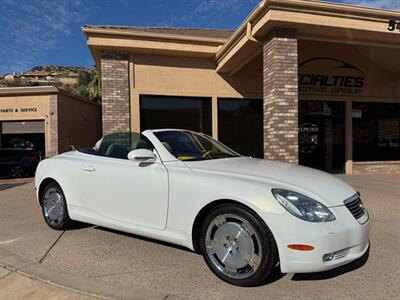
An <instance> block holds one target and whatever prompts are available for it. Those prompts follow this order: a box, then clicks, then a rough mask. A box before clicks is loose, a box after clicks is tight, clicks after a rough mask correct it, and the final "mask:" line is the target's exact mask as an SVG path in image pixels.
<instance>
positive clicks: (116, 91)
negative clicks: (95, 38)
mask: <svg viewBox="0 0 400 300" xmlns="http://www.w3.org/2000/svg"><path fill="white" fill-rule="evenodd" d="M101 92H102V120H103V135H107V134H110V133H115V132H124V131H130V127H131V121H130V116H131V113H130V96H129V94H130V93H129V63H128V53H123V52H113V51H103V52H102V55H101Z"/></svg>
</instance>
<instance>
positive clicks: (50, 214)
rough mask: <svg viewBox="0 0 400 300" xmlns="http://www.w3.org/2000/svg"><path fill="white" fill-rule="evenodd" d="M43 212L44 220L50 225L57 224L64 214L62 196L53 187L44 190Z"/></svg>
mask: <svg viewBox="0 0 400 300" xmlns="http://www.w3.org/2000/svg"><path fill="white" fill-rule="evenodd" d="M43 212H44V217H45V218H46V220H47V221H48V222H49V223H50V224H52V225H55V226H57V225H59V224H61V222H62V221H63V218H64V214H65V205H64V196H63V194H62V192H61V191H60V190H58V189H57V188H55V187H52V188H49V189H48V190H46V193H45V194H44V198H43Z"/></svg>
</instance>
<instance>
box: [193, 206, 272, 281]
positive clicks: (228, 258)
mask: <svg viewBox="0 0 400 300" xmlns="http://www.w3.org/2000/svg"><path fill="white" fill-rule="evenodd" d="M200 247H201V251H202V254H203V257H204V259H205V261H206V263H207V265H208V266H209V267H210V269H211V270H212V271H213V272H214V273H215V274H216V275H217V276H218V277H219V278H221V279H222V280H224V281H226V282H228V283H231V284H234V285H238V286H257V285H260V284H262V283H263V282H264V281H265V280H266V279H267V277H268V276H269V275H271V273H272V271H273V270H274V267H275V265H276V263H277V259H278V251H277V247H276V243H275V240H274V237H273V236H272V233H271V231H270V229H269V228H268V226H267V225H266V224H265V222H264V221H263V220H262V219H260V218H259V217H258V216H257V215H256V214H255V213H254V212H253V211H251V210H249V209H247V208H245V207H242V206H240V205H233V204H222V205H219V206H217V207H216V208H214V209H213V210H212V212H211V213H210V214H209V215H208V216H207V217H206V219H205V220H204V223H203V225H202V227H201V240H200Z"/></svg>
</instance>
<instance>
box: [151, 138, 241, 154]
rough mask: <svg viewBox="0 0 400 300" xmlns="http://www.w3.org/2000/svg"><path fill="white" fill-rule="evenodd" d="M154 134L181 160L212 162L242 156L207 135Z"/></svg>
mask: <svg viewBox="0 0 400 300" xmlns="http://www.w3.org/2000/svg"><path fill="white" fill-rule="evenodd" d="M154 134H155V136H156V137H157V138H158V139H159V140H160V141H161V143H162V144H163V145H164V146H165V148H167V150H168V151H169V152H170V153H171V154H172V155H174V156H175V157H176V158H177V159H179V160H184V161H194V160H210V159H218V158H228V157H238V156H240V155H239V154H238V153H236V152H234V151H232V150H231V149H229V148H228V147H226V146H225V145H223V144H221V143H220V142H218V141H216V140H214V139H212V138H211V137H209V136H207V135H205V134H198V133H194V132H190V131H178V130H171V131H158V132H154Z"/></svg>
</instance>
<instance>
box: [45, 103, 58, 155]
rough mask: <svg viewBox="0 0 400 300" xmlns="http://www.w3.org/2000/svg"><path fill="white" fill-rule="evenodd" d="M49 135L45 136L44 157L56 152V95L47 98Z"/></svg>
mask: <svg viewBox="0 0 400 300" xmlns="http://www.w3.org/2000/svg"><path fill="white" fill-rule="evenodd" d="M49 113H50V115H49V125H50V126H49V132H48V133H49V137H48V138H46V141H47V142H48V147H46V148H47V149H48V152H47V153H46V157H50V156H54V155H57V154H58V95H51V96H50V99H49Z"/></svg>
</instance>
